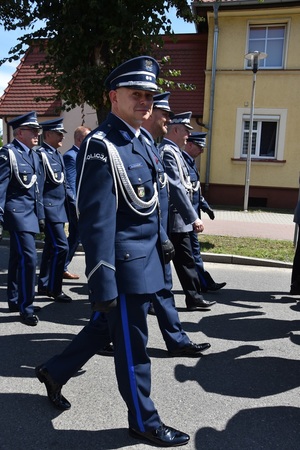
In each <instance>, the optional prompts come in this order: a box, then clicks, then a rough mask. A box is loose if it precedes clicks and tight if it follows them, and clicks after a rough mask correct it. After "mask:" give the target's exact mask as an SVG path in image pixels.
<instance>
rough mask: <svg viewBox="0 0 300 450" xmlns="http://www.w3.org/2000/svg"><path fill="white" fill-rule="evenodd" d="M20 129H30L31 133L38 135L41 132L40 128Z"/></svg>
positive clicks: (26, 129) (27, 129)
mask: <svg viewBox="0 0 300 450" xmlns="http://www.w3.org/2000/svg"><path fill="white" fill-rule="evenodd" d="M20 130H22V131H30V132H31V133H32V134H37V135H40V134H42V130H41V129H40V128H20Z"/></svg>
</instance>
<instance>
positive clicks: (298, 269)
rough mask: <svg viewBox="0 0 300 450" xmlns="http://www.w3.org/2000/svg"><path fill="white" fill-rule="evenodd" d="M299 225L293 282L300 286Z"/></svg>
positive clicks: (299, 226)
mask: <svg viewBox="0 0 300 450" xmlns="http://www.w3.org/2000/svg"><path fill="white" fill-rule="evenodd" d="M297 225H298V239H297V246H296V250H295V255H294V260H293V269H292V283H295V284H296V285H298V287H300V234H299V233H300V224H297Z"/></svg>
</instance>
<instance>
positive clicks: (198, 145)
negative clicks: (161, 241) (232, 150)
mask: <svg viewBox="0 0 300 450" xmlns="http://www.w3.org/2000/svg"><path fill="white" fill-rule="evenodd" d="M206 135H207V133H200V132H192V133H190V135H189V137H188V138H187V143H186V145H185V147H184V150H183V151H182V156H183V158H184V160H185V162H186V164H187V166H188V168H189V173H190V181H191V184H192V199H191V200H192V205H193V207H194V210H195V211H196V213H197V214H198V216H199V217H200V218H201V211H203V212H205V213H207V214H208V216H209V217H210V219H211V220H214V218H215V214H214V211H213V210H212V209H211V207H210V206H209V204H208V203H207V201H206V200H205V198H204V197H203V195H202V192H201V184H200V174H199V171H198V169H197V166H196V162H195V158H197V157H198V156H199V155H201V154H202V153H203V151H204V148H205V145H206ZM189 235H190V240H191V245H192V251H193V256H194V260H195V263H196V269H197V272H198V276H199V278H200V282H201V291H202V292H206V291H218V290H219V289H221V288H222V287H224V286H225V285H226V283H225V282H223V283H216V282H215V281H214V279H213V278H212V276H211V274H210V273H209V272H208V271H207V270H205V269H204V264H203V259H202V256H201V248H200V242H199V239H198V235H197V233H195V231H194V230H192V231H190V232H189Z"/></svg>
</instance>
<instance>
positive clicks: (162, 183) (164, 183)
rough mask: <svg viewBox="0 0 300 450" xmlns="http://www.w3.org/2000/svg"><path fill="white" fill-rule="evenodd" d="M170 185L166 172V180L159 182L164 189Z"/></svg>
mask: <svg viewBox="0 0 300 450" xmlns="http://www.w3.org/2000/svg"><path fill="white" fill-rule="evenodd" d="M167 183H168V175H167V174H166V172H164V179H163V180H162V181H160V180H159V185H160V187H161V188H162V189H163V188H164V187H165V186H166V185H167Z"/></svg>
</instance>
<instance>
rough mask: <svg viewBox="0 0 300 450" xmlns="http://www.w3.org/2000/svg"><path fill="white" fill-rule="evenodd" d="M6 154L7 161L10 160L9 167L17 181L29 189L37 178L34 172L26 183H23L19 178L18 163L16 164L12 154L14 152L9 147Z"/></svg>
mask: <svg viewBox="0 0 300 450" xmlns="http://www.w3.org/2000/svg"><path fill="white" fill-rule="evenodd" d="M8 155H9V161H10V167H11V173H13V172H14V174H15V176H16V178H17V180H18V182H19V183H20V185H21V186H23V187H24V188H25V189H30V188H31V187H32V186H33V185H34V183H36V180H37V176H36V174H33V175H32V177H31V180H30V182H29V183H28V184H25V183H24V182H23V180H21V178H20V174H19V168H18V164H17V160H16V156H15V154H14V152H13V151H12V150H11V149H10V148H9V149H8Z"/></svg>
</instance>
